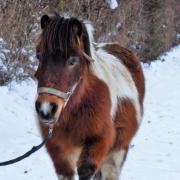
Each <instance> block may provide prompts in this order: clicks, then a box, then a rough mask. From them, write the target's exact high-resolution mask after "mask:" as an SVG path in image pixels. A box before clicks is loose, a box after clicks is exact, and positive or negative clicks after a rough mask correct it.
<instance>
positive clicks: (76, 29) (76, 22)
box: [73, 19, 83, 37]
mask: <svg viewBox="0 0 180 180" xmlns="http://www.w3.org/2000/svg"><path fill="white" fill-rule="evenodd" d="M82 28H83V27H82V24H81V22H80V21H79V20H77V19H75V20H74V22H73V32H74V34H75V35H77V36H79V37H81V35H82Z"/></svg>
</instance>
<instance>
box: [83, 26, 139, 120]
mask: <svg viewBox="0 0 180 180" xmlns="http://www.w3.org/2000/svg"><path fill="white" fill-rule="evenodd" d="M85 25H86V28H87V31H88V34H89V39H90V50H91V56H92V58H93V59H94V60H95V62H93V63H91V70H92V72H93V73H94V74H95V75H96V76H97V77H98V78H99V79H101V80H103V81H104V82H105V83H106V85H107V86H108V87H109V91H110V96H111V105H112V107H111V117H112V119H113V118H114V116H115V114H116V111H117V107H118V103H120V102H121V100H123V99H128V100H130V101H131V102H132V103H133V104H134V107H135V109H136V118H137V121H138V123H140V122H141V109H140V103H139V98H138V91H137V88H136V85H135V83H134V80H133V78H132V76H131V74H130V72H129V71H128V69H127V68H126V67H125V66H124V65H123V63H121V61H120V60H119V59H117V58H116V57H115V56H113V55H112V54H109V53H107V52H106V51H105V50H103V49H102V48H99V49H98V50H96V49H95V48H94V46H93V27H92V25H91V24H90V23H87V24H85ZM104 45H105V44H104ZM101 46H102V44H101ZM102 47H103V46H102ZM119 100H120V102H119Z"/></svg>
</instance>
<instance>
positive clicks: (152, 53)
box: [0, 0, 180, 84]
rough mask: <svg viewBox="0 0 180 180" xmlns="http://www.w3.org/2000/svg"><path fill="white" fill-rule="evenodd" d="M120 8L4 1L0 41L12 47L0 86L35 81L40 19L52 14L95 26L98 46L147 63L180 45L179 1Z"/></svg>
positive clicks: (89, 0) (136, 2) (85, 2)
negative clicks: (108, 45)
mask: <svg viewBox="0 0 180 180" xmlns="http://www.w3.org/2000/svg"><path fill="white" fill-rule="evenodd" d="M118 2H119V3H120V5H119V6H118V8H116V9H115V10H111V9H110V7H109V5H108V4H107V3H106V1H105V0H98V1H94V0H74V1H69V0H60V1H59V0H53V1H51V0H42V1H40V2H39V0H28V1H26V0H4V1H2V0H1V3H0V37H1V36H2V37H3V38H4V39H5V41H6V42H7V44H8V48H9V49H10V53H7V54H5V55H6V63H7V67H8V68H9V69H8V73H4V72H3V71H2V70H1V69H0V84H4V83H5V82H8V81H10V80H12V79H13V78H14V77H15V78H17V79H22V78H25V77H26V76H28V75H30V76H32V75H33V73H34V66H36V64H37V62H36V61H29V56H30V55H32V53H33V52H32V51H30V50H34V47H35V39H36V33H37V31H38V30H39V18H40V16H41V15H43V14H45V13H49V12H53V11H59V12H60V14H64V13H66V14H68V15H71V16H76V17H78V18H81V19H86V20H90V21H92V22H93V24H94V26H95V30H96V31H95V37H96V40H97V41H118V42H119V43H120V44H121V45H123V46H125V47H128V48H131V49H133V50H135V51H136V52H137V53H138V54H139V55H140V57H141V60H142V61H144V62H145V61H147V60H151V59H154V58H156V57H157V56H158V55H160V54H161V53H162V52H164V51H166V50H167V49H169V48H170V47H172V46H173V45H175V44H177V43H179V39H177V38H176V33H177V32H178V33H180V32H179V28H180V19H179V17H180V14H179V13H180V1H178V0H148V1H147V0H131V1H127V0H120V1H119V0H118ZM22 49H23V50H24V49H25V50H26V53H22ZM15 60H17V63H15V62H14V61H15ZM19 69H21V70H22V69H23V73H19ZM17 72H18V73H17ZM3 73H4V74H3Z"/></svg>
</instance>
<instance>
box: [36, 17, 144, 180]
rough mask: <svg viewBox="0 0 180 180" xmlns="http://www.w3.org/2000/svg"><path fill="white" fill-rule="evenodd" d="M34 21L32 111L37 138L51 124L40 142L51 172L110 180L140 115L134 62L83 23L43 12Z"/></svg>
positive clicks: (139, 77) (140, 79) (139, 79)
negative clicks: (38, 31)
mask: <svg viewBox="0 0 180 180" xmlns="http://www.w3.org/2000/svg"><path fill="white" fill-rule="evenodd" d="M41 28H42V34H41V35H40V37H39V41H38V44H37V47H36V50H37V58H38V59H39V67H38V70H37V72H36V74H35V76H36V78H37V80H38V97H37V101H36V111H37V114H38V119H39V123H40V129H41V132H42V136H43V137H44V136H45V135H46V134H47V132H48V129H49V126H51V125H53V126H54V130H53V136H52V138H51V139H50V140H49V142H48V143H47V145H46V147H47V150H48V152H49V154H50V156H51V159H52V161H53V163H54V166H55V169H56V172H57V175H58V178H59V180H62V179H69V180H70V179H74V175H75V174H76V173H77V174H78V176H79V179H80V180H90V179H92V178H93V179H102V180H117V179H118V177H119V174H120V171H121V168H122V165H123V162H124V161H125V158H126V155H127V152H128V147H129V144H130V142H131V140H132V137H133V136H134V135H135V133H136V131H137V129H138V127H139V125H140V123H141V117H142V114H143V99H144V91H145V88H144V76H143V72H142V68H141V64H140V62H139V60H138V58H137V57H136V55H135V54H133V53H132V52H131V51H129V50H127V49H125V48H123V47H121V46H119V45H118V44H116V43H111V44H99V45H98V44H95V43H94V42H93V27H92V25H91V24H90V23H89V22H82V21H79V20H78V19H76V18H64V17H61V16H60V15H58V14H54V15H53V16H48V15H44V16H43V17H42V18H41ZM69 90H70V92H69ZM66 92H68V93H66Z"/></svg>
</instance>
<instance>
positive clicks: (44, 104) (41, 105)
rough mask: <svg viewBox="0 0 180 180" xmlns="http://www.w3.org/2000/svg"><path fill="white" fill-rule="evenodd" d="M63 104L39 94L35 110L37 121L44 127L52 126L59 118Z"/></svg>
mask: <svg viewBox="0 0 180 180" xmlns="http://www.w3.org/2000/svg"><path fill="white" fill-rule="evenodd" d="M63 105H64V102H63V101H62V100H60V98H56V97H54V96H53V95H49V94H45V93H44V94H40V95H39V96H38V98H37V100H36V103H35V108H36V112H37V115H38V119H39V121H41V122H42V123H44V124H46V125H52V124H54V123H55V122H56V121H57V120H58V119H59V116H60V113H61V111H62V108H63Z"/></svg>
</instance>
